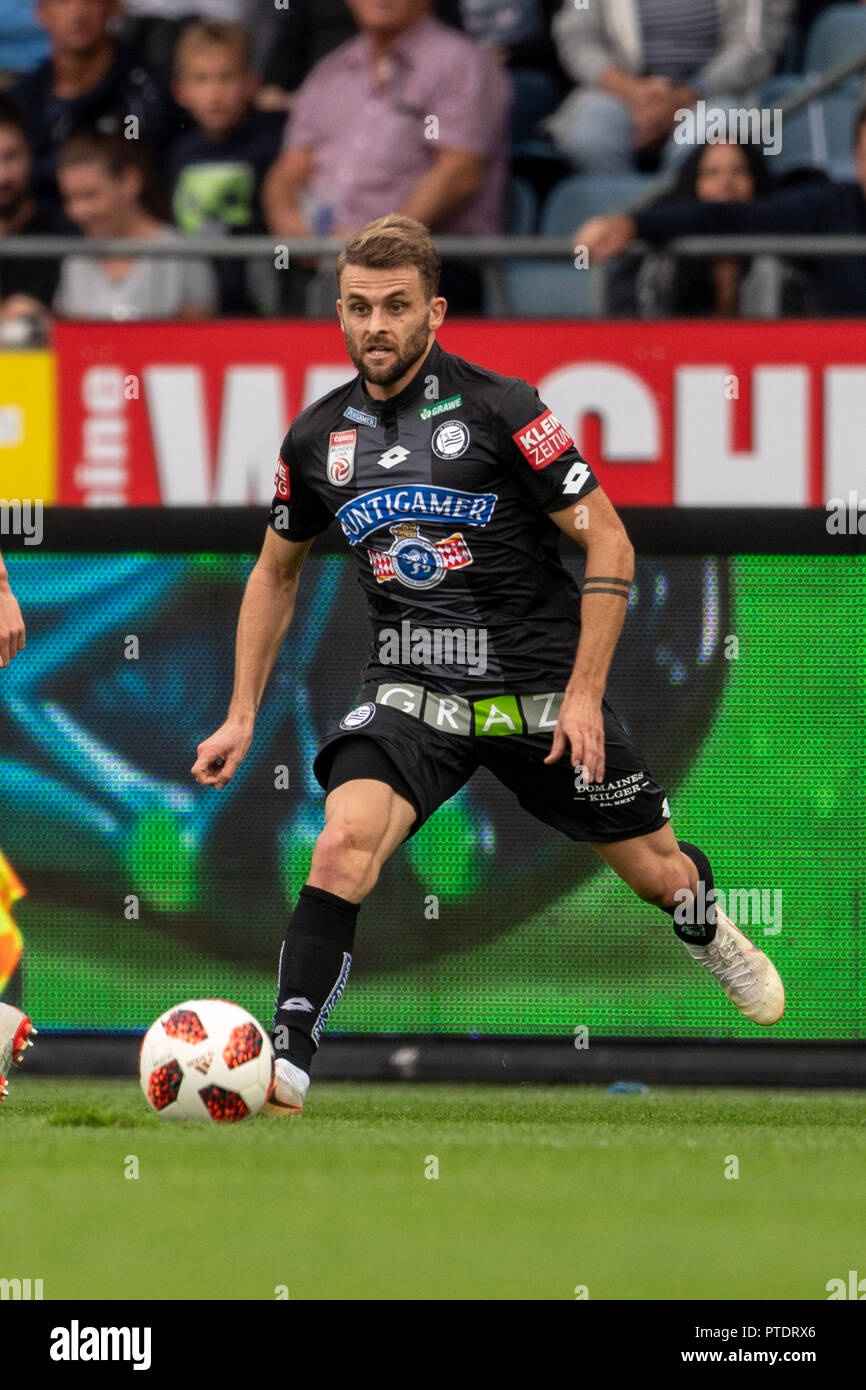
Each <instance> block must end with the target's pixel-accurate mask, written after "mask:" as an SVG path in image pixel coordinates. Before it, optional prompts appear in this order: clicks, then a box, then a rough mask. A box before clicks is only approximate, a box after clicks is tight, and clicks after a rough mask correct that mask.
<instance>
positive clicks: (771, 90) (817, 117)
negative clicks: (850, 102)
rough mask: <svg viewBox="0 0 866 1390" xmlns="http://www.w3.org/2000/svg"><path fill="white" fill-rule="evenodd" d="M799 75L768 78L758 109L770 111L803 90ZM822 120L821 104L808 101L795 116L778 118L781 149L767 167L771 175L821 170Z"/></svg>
mask: <svg viewBox="0 0 866 1390" xmlns="http://www.w3.org/2000/svg"><path fill="white" fill-rule="evenodd" d="M804 80H805V79H804V77H803V76H802V75H798V76H796V77H795V76H789V77H771V78H770V80H769V81H768V82H765V83H764V85H763V87H762V88H761V97H760V102H761V106H762V107H769V108H772V107H774V106H778V104H779V103H780V102H781V101H782V100H783V99H784V98H785V97H786V96H789V95H790V94H791V93H792V92H795V91H797V89H798V88H799V87H802V86H803V82H804ZM822 130H823V120H822V115H821V103H820V102H817V101H810V102H809V105H808V106H804V107H803V108H802V110H800V111H797V112H795V114H794V115H793V116H784V117H783V118H782V147H781V149H780V151H779V153H778V154H777V155H771V156H770V157H769V158H768V160H767V164H768V167H769V169H770V170H771V172H772V173H774V174H787V173H788V172H789V170H791V169H814V168H824V166H825V160H823V159H822V158H821V154H820V151H821V147H822V143H823V142H822V135H821V132H822Z"/></svg>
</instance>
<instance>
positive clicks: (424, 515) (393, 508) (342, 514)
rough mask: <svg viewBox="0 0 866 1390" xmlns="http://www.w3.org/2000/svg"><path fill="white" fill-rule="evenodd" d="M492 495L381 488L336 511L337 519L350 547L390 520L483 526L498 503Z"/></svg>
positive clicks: (449, 489) (423, 487)
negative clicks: (454, 522) (455, 522)
mask: <svg viewBox="0 0 866 1390" xmlns="http://www.w3.org/2000/svg"><path fill="white" fill-rule="evenodd" d="M498 500H499V499H498V495H497V493H495V492H464V491H463V490H462V489H461V488H455V487H432V486H429V485H424V484H420V483H419V484H417V485H416V486H414V487H382V488H377V489H376V490H375V491H374V492H364V493H362V494H361V496H360V497H353V498H352V499H351V500H350V501H348V502H344V503H343V505H342V507H338V508H337V520H338V521H339V523H340V525H341V526H342V528H343V534H344V535H345V536H346V538H347V540H348V542H349V544H350V545H357V544H358V542H359V541H362V540H364V538H365V537H366V536H369V535H370V534H371V533H372V532H373V531H378V530H379V529H380V528H381V527H383V526H389V525H390V524H391V523H392V522H394V521H406V520H409V519H413V520H416V521H419V522H420V521H442V522H446V523H450V522H453V521H459V522H460V524H461V526H486V525H487V523H488V521H489V520H490V518H491V517H492V515H493V508H494V507H495V506H496V503H497V501H498Z"/></svg>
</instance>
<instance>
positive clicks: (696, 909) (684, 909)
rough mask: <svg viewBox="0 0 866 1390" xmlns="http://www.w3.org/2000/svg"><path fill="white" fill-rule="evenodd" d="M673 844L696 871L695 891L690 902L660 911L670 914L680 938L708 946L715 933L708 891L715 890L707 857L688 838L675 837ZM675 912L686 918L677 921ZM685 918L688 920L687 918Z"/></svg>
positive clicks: (712, 904) (713, 904)
mask: <svg viewBox="0 0 866 1390" xmlns="http://www.w3.org/2000/svg"><path fill="white" fill-rule="evenodd" d="M677 844H678V845H679V847H680V849H681V850H682V852H683V854H687V855H688V856H689V858H690V859H691V860H692V862H693V863H694V866H695V868H696V869H697V871H698V889H697V894H696V897H695V900H694V902H693V903H692V904H688V903H678V904H676V905H675V906H674V907H665V908H662V911H663V912H667V913H669V914H670V916H671V917H673V919H674V931H675V932H676V934H677V936H678V937H679V938H680V941H687V942H689V944H690V945H692V946H708V945H709V943H710V942H711V941H712V939H713V937H714V936H715V934H716V904H715V899H712V898H710V893H711V892H713V893H714V892H715V887H716V883H715V879H714V878H713V871H712V869H711V868H710V861H709V859H708V858H707V856H706V855H705V854H704V852H703V850H702V849H698V847H697V845H690V844H689V842H688V840H677ZM701 884H703V889H702V888H701ZM677 912H679V915H680V916H683V915H684V916H685V918H686V920H685V921H682V922H680V921H677V918H676V916H675V915H674V914H675V913H677ZM689 918H691V919H692V920H691V921H689V920H688V919H689Z"/></svg>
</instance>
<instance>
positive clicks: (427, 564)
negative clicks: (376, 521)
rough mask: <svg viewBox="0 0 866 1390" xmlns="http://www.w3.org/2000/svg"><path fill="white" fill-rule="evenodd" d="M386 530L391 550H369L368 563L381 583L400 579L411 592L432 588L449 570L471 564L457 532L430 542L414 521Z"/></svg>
mask: <svg viewBox="0 0 866 1390" xmlns="http://www.w3.org/2000/svg"><path fill="white" fill-rule="evenodd" d="M389 529H390V531H391V534H392V535H393V536H394V538H395V539H394V544H393V545H392V546H391V549H390V550H384V551H383V550H371V551H370V564H371V565H372V566H373V573H374V574H375V576H376V578H377V579H378V581H379V583H380V584H383V583H384V582H385V580H386V579H399V580H400V582H401V584H406V585H408V587H409V588H410V589H432V588H433V587H434V585H436V584H440V583H441V582H442V580H443V579H444V578H445V575H446V573H447V571H448V570H456V569H462V568H463V566H464V565H471V564H472V552H471V551H470V549H469V546H468V545H467V544H466V542H465V540H464V539H463V537H462V535H461V534H460V532H459V531H455V533H454V535H452V536H446V537H445V539H444V540H442V541H431V540H429V539H428V538H427V536H422V535H421V533H420V531H419V529H418V527H417V526H416V525H415V523H414V522H400V524H399V525H397V526H391V527H390V528H389Z"/></svg>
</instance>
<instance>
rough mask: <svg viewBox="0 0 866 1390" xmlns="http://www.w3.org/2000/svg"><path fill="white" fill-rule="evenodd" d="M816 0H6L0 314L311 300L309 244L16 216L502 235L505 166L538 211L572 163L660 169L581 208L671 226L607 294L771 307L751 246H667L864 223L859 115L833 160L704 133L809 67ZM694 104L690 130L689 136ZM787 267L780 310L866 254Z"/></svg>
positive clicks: (677, 311) (37, 319)
mask: <svg viewBox="0 0 866 1390" xmlns="http://www.w3.org/2000/svg"><path fill="white" fill-rule="evenodd" d="M828 8H829V0H799V3H798V0H593V2H592V3H590V4H586V5H581V4H578V3H576V2H575V0H508V3H504V0H502V2H500V0H291V3H290V4H289V3H288V0H285V3H284V0H127V3H126V5H125V6H121V4H120V3H119V0H0V326H2V324H3V323H7V324H8V323H10V322H12V321H26V322H27V323H29V324H31V325H38V326H39V327H40V328H41V330H42V331H45V329H46V328H47V325H48V323H49V322H50V319H51V317H52V316H53V315H59V316H66V317H72V318H93V319H115V320H128V319H151V318H157V319H174V318H190V317H202V316H209V315H216V314H220V315H271V314H279V313H293V314H304V313H305V312H310V311H311V310H310V305H311V303H313V302H314V301H313V300H312V299H311V287H312V286H314V285H315V282H316V279H317V276H320V277H321V275H322V274H323V273H324V272H322V271H320V269H319V267H318V263H317V262H316V260H315V259H313V260H310V261H307V262H306V263H303V262H301V263H297V262H295V263H292V264H291V266H290V268H288V269H286V270H278V269H277V268H276V266H275V264H274V263H273V261H270V260H269V261H256V260H251V261H246V262H245V261H243V260H240V259H221V258H217V259H215V260H214V261H212V262H211V261H208V260H206V259H204V258H200V257H192V258H190V257H189V256H184V257H178V258H177V259H174V258H172V256H171V255H170V254H169V255H167V256H161V257H160V258H159V259H155V258H151V257H148V256H146V255H145V256H141V257H136V258H134V259H119V258H114V259H101V258H97V257H94V256H87V255H67V256H66V257H65V258H63V260H62V261H58V258H57V257H54V258H50V257H47V258H41V257H40V258H37V259H33V258H28V259H24V258H16V257H12V256H10V255H8V254H7V255H6V256H4V255H3V250H2V239H3V238H4V237H9V236H28V235H40V236H45V235H49V236H52V235H58V234H65V235H74V236H81V237H85V238H88V237H129V238H135V239H139V240H141V241H142V242H146V241H156V240H159V241H162V242H172V241H179V240H180V239H181V238H183V237H190V236H192V237H195V236H196V235H201V234H208V235H215V234H216V235H225V236H234V235H239V234H248V233H266V234H268V235H271V236H273V238H274V241H275V243H278V242H280V241H281V240H283V239H285V238H291V237H313V238H316V237H325V236H330V235H337V236H342V235H344V234H347V233H349V232H350V231H352V230H355V229H358V228H360V227H361V226H363V225H364V224H365V223H366V222H367V221H369V220H371V219H372V218H376V217H379V216H382V215H383V214H385V213H387V212H392V211H399V212H402V213H405V214H408V215H410V216H413V217H416V218H418V219H420V220H421V221H423V222H425V223H426V224H427V225H428V226H429V227H430V228H431V229H432V231H433V232H434V233H437V232H438V233H441V234H455V235H464V236H484V235H491V234H493V235H495V234H500V233H507V232H509V231H512V230H515V226H514V217H513V213H512V204H513V197H512V192H513V190H512V184H513V183H514V182H515V176H516V178H517V181H518V182H519V183H521V184H522V186H523V188H524V190H528V192H527V193H526V194H525V196H527V197H528V198H529V201H530V204H531V206H532V207H533V208H534V209H535V210H536V211H535V212H534V213H532V214H531V225H530V226H528V227H527V226H526V225H525V220H526V219H525V218H524V226H522V227H521V230H530V231H534V230H537V229H538V228H539V226H540V222H539V219H538V215H537V209H538V207H539V206H542V205H543V204H544V202H545V199H547V198H548V197H549V195H550V193H551V191H552V190H553V189H555V188H556V187H557V185H559V184H561V183H562V181H563V180H565V179H567V178H569V177H572V178H573V176H574V175H575V174H578V175H584V176H587V175H598V176H601V177H602V178H607V177H611V178H622V176H626V177H629V176H634V177H638V176H641V175H643V176H646V175H663V174H666V173H667V174H668V175H669V180H671V181H672V186H671V187H669V188H668V189H667V190H666V191H665V192H664V193H662V194H661V195H660V196H658V197H657V198H656V199H655V201H654V202H652V203H648V204H646V205H645V206H643V207H641V209H640V210H639V211H637V212H623V211H614V212H612V213H611V214H610V215H606V216H603V217H598V216H591V217H588V218H586V219H584V220H582V221H581V222H580V225H578V226H576V227H574V228H569V231H572V230H573V231H574V233H575V239H576V242H577V243H579V244H581V245H585V246H586V247H587V249H588V254H589V259H590V263H592V262H593V261H601V260H604V259H606V258H609V257H621V253H623V252H624V251H625V250H626V249H627V248H628V246H629V244H630V243H631V242H632V241H634V240H635V238H639V239H640V240H642V241H644V242H648V243H651V244H653V243H657V244H658V246H659V247H661V248H662V249H657V248H656V246H653V249H652V250H651V252H650V254H649V255H647V256H646V257H645V258H644V259H643V260H642V261H638V260H637V259H636V258H628V257H623V258H621V259H620V260H618V261H617V262H616V263H615V266H614V269H613V272H612V274H611V276H610V281H609V283H610V297H609V304H608V312H610V313H612V314H618V315H639V316H643V317H656V316H660V315H689V314H691V315H695V314H703V315H706V314H719V315H737V314H744V315H748V314H751V313H755V312H758V310H759V306H760V304H761V302H762V297H761V292H760V277H761V264H760V263H757V262H755V263H753V262H751V261H749V260H747V259H744V258H741V257H740V258H734V257H729V256H726V257H719V258H718V259H716V260H715V261H702V262H685V261H677V260H676V259H675V258H674V257H673V256H672V255H670V254H669V253H668V252H666V251H665V250H664V249H663V244H664V243H665V242H666V241H668V240H670V239H671V238H672V237H674V236H676V235H678V234H680V233H690V232H702V233H714V232H715V233H720V234H721V233H730V232H754V231H778V232H820V231H822V230H827V231H834V232H839V231H853V232H864V231H866V117H864V116H862V115H859V114H858V116H857V119H856V121H855V122H854V131H853V151H854V163H853V166H852V167H851V170H850V173H849V175H848V177H839V168H840V166H844V161H845V157H846V155H847V151H846V150H844V149H838V148H834V149H831V150H830V151H829V154H828V158H827V159H826V160H824V162H823V167H822V163H821V161H816V160H812V159H804V160H803V164H802V166H797V165H796V163H795V166H794V167H793V168H792V167H791V166H790V162H788V164H787V166H786V171H785V175H784V177H780V176H778V175H776V174H775V173H774V170H773V161H772V154H771V153H767V152H764V151H762V149H761V146H760V144H759V143H754V142H750V143H746V142H743V143H736V142H735V141H734V140H733V139H731V142H730V143H727V142H726V139H725V137H724V135H722V136H721V137H718V135H717V136H716V137H715V138H714V139H713V140H710V139H709V138H702V127H701V121H705V120H706V118H707V112H711V111H712V110H714V109H717V108H722V109H732V108H746V107H750V106H752V107H754V106H755V105H756V104H758V103H759V102H760V101H761V93H762V89H763V87H764V85H765V84H766V83H767V82H768V80H770V79H772V78H773V77H774V75H778V74H780V73H783V74H784V73H797V72H798V71H802V64H803V57H804V52H805V42H806V38H807V36H808V34H809V33H810V31H811V30H812V27H813V26H814V24H815V23H816V21H817V20H818V19H819V17H820V14H821V12H822V11H824V10H827V9H828ZM840 8H844V9H846V10H849V11H851V12H855V11H856V12H858V13H859V14H861V15H862V17H863V18H864V20H866V4H859V3H851V4H849V5H847V6H844V7H840V6H838V5H837V6H835V7H834V9H836V10H838V9H840ZM862 43H863V48H864V50H866V27H864V29H863V40H862ZM859 80H860V79H857V82H858V94H859ZM684 111H690V112H692V113H693V114H694V117H695V119H694V121H693V126H692V130H693V137H692V139H691V141H690V142H683V141H681V140H680V139H679V136H680V135H681V133H682V132H681V129H680V128H679V127H680V126H681V123H682V113H683V112H684ZM705 133H706V132H705V129H704V135H705ZM738 138H739V137H738ZM842 174H843V175H844V174H845V169H844V167H842ZM852 174H856V178H854V177H851V175H852ZM645 181H646V180H645V179H644V182H645ZM644 203H646V199H644ZM617 206H619V207H620V208H621V207H622V201H620V203H619V204H617ZM442 293H443V294H444V295H445V296H446V298H447V299H448V300H449V304H450V306H451V309H452V312H457V313H480V312H483V311H484V304H485V300H484V291H483V284H482V280H481V276H480V274H479V272H478V270H477V269H476V268H475V267H474V266H472V265H471V264H469V263H468V262H458V261H455V262H449V261H446V263H445V266H444V272H443V283H442ZM781 294H782V298H781V303H782V309H783V312H785V313H789V314H803V313H829V314H845V313H849V314H850V313H863V312H864V311H866V263H864V262H862V261H860V260H859V259H855V258H848V259H845V260H829V261H821V260H818V261H815V262H814V264H811V265H810V264H808V263H804V262H802V261H791V262H787V263H786V264H785V266H784V269H783V273H782V292H781ZM328 296H329V297H330V298H332V297H333V295H332V290H331V289H330V286H329V288H328ZM566 309H567V306H566Z"/></svg>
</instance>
